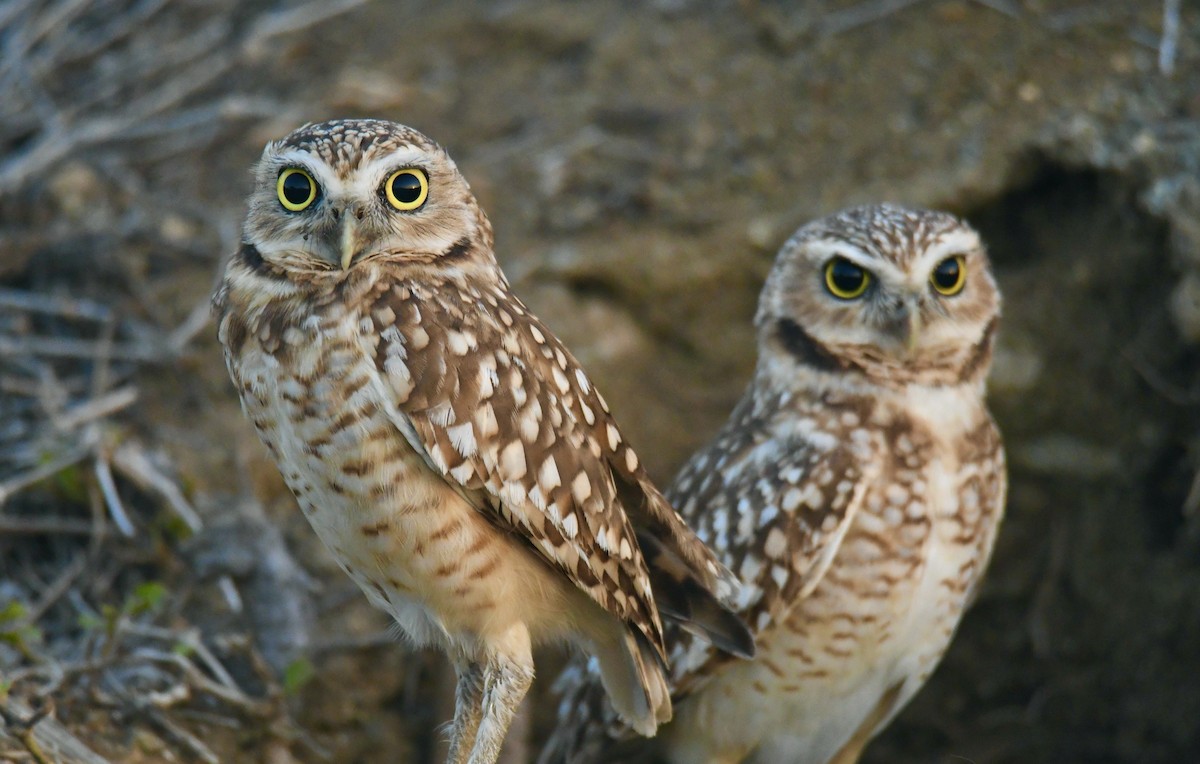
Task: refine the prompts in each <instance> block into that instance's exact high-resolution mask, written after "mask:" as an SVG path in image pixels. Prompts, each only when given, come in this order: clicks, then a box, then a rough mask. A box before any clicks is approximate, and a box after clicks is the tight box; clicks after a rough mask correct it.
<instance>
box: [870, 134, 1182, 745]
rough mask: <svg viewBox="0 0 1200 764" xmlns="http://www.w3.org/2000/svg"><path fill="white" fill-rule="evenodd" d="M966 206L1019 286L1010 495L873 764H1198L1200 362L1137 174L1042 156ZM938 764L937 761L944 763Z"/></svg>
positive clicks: (1009, 364)
mask: <svg viewBox="0 0 1200 764" xmlns="http://www.w3.org/2000/svg"><path fill="white" fill-rule="evenodd" d="M1022 167H1023V169H1024V170H1025V171H1024V172H1021V173H1019V174H1018V176H1017V177H1018V180H1016V181H1015V182H1014V184H1013V185H1012V186H1011V187H1010V188H1009V189H1007V190H1006V191H1005V192H1003V193H1002V194H1000V195H998V196H997V197H995V198H993V199H990V200H987V201H985V202H983V203H980V204H978V205H977V206H974V207H972V208H968V209H965V210H964V209H960V210H958V212H960V213H961V214H963V216H964V217H966V218H967V219H968V220H969V221H970V222H971V223H972V224H973V225H975V226H976V228H978V229H979V231H980V233H981V234H982V236H983V239H984V241H985V242H986V244H987V246H988V250H989V252H990V254H991V258H992V262H993V265H994V267H995V270H996V273H997V277H998V279H999V282H1000V286H1001V289H1002V290H1003V293H1004V319H1003V327H1002V333H1001V339H1000V342H999V345H998V349H997V354H996V365H995V368H994V372H993V375H992V378H991V380H990V384H989V401H990V407H991V410H992V412H993V413H994V415H995V417H996V419H997V421H998V422H999V424H1000V427H1001V429H1002V430H1003V431H1004V435H1005V443H1006V447H1007V450H1008V454H1009V479H1010V494H1009V501H1008V507H1007V516H1006V519H1005V523H1004V526H1003V528H1002V529H1001V533H1000V537H999V541H998V543H997V548H996V554H995V556H994V558H993V560H992V565H991V568H990V570H989V574H988V578H987V580H986V582H985V585H984V588H983V591H982V594H981V596H980V598H979V600H978V601H977V603H976V605H975V606H974V608H973V609H972V610H971V611H970V612H969V613H968V614H967V616H966V618H965V619H964V621H963V623H962V625H961V627H960V629H959V632H958V635H957V637H956V638H955V641H954V643H953V644H952V645H951V648H950V650H949V652H948V654H947V655H946V657H945V659H944V661H943V663H942V665H941V667H940V668H939V669H938V670H937V672H936V673H935V674H934V675H933V677H932V678H931V680H930V682H929V685H928V686H927V687H926V688H925V689H924V690H923V691H922V692H921V693H920V694H919V695H918V696H917V697H916V698H915V699H914V701H913V703H912V704H911V705H910V706H909V707H908V708H907V709H906V710H905V711H904V712H903V713H902V714H901V715H900V717H899V718H898V719H897V720H896V722H895V723H894V724H893V725H892V727H891V728H889V730H888V731H887V732H886V733H885V734H884V735H883V736H881V737H880V738H879V739H878V740H877V741H876V742H875V743H874V744H873V745H872V746H871V747H870V748H869V749H868V751H867V755H866V757H865V758H864V762H865V763H870V762H874V763H875V764H881V763H882V762H893V763H894V762H912V763H913V764H916V762H928V761H931V760H937V761H951V760H963V759H962V758H960V757H965V759H966V760H971V761H989V762H1040V761H1045V762H1052V761H1081V760H1087V761H1113V762H1117V761H1164V762H1165V761H1196V760H1200V739H1198V738H1197V737H1196V734H1195V731H1196V723H1195V720H1196V719H1197V718H1200V680H1194V679H1189V680H1186V681H1184V680H1182V679H1181V677H1197V676H1200V654H1198V653H1197V651H1195V649H1194V647H1189V646H1188V644H1189V642H1190V641H1191V640H1194V639H1196V638H1197V632H1200V625H1198V624H1197V623H1196V619H1195V615H1194V614H1195V612H1197V608H1198V607H1200V558H1198V556H1197V555H1196V554H1195V549H1194V542H1188V541H1187V539H1186V537H1187V536H1188V533H1187V532H1186V526H1185V522H1186V517H1185V515H1184V503H1185V500H1186V497H1187V495H1188V492H1189V488H1190V486H1191V484H1192V481H1193V478H1194V476H1195V472H1196V446H1197V442H1198V438H1200V405H1197V402H1196V401H1195V400H1193V399H1192V398H1191V396H1189V395H1188V393H1187V390H1188V389H1190V388H1192V387H1193V385H1194V382H1193V380H1195V379H1197V377H1198V376H1200V357H1198V354H1197V353H1196V352H1195V350H1194V349H1192V348H1189V347H1188V346H1187V344H1186V342H1185V341H1184V339H1183V338H1182V337H1181V335H1180V333H1179V332H1178V331H1177V330H1176V328H1175V326H1174V324H1173V323H1172V318H1171V314H1170V311H1169V309H1168V299H1169V296H1170V294H1171V292H1172V289H1173V288H1174V287H1175V286H1176V284H1177V282H1178V279H1179V272H1178V269H1179V265H1178V262H1177V259H1175V258H1173V257H1172V256H1171V253H1170V251H1169V247H1168V235H1169V233H1170V232H1169V228H1168V225H1167V224H1166V223H1165V222H1164V221H1163V220H1161V219H1159V218H1157V217H1155V216H1154V215H1152V214H1149V213H1148V212H1147V211H1146V210H1145V209H1144V207H1142V205H1141V204H1140V203H1139V200H1138V188H1137V186H1136V185H1135V183H1134V182H1133V181H1131V180H1130V179H1129V178H1127V177H1124V176H1122V175H1120V174H1117V173H1111V172H1105V171H1097V170H1094V169H1090V168H1078V167H1071V166H1064V165H1063V164H1061V163H1057V162H1055V161H1054V160H1053V159H1052V158H1051V157H1047V156H1044V155H1035V156H1032V157H1030V158H1029V159H1028V162H1027V163H1024V164H1022ZM932 756H937V757H939V758H936V759H931V757H932Z"/></svg>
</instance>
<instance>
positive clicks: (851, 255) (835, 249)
mask: <svg viewBox="0 0 1200 764" xmlns="http://www.w3.org/2000/svg"><path fill="white" fill-rule="evenodd" d="M808 251H809V252H812V253H814V254H816V255H817V256H818V259H820V260H821V261H822V262H824V261H826V260H830V259H832V258H834V257H844V258H846V259H847V260H849V261H850V262H852V263H854V264H855V265H857V266H858V267H860V268H862V269H863V270H867V271H870V272H871V274H872V275H874V276H875V277H876V278H878V279H880V280H885V281H903V280H904V278H905V275H904V272H903V271H901V270H900V269H899V268H897V267H896V265H895V263H892V262H889V261H887V260H884V259H882V258H879V257H876V256H874V255H870V254H867V253H866V252H863V251H862V250H861V249H859V248H858V247H856V246H854V245H853V244H850V243H849V242H844V241H838V242H834V241H829V240H825V241H814V242H812V243H810V244H809V245H808Z"/></svg>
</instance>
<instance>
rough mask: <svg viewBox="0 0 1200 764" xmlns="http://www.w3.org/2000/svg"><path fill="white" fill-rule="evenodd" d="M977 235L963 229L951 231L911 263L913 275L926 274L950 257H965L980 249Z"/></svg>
mask: <svg viewBox="0 0 1200 764" xmlns="http://www.w3.org/2000/svg"><path fill="white" fill-rule="evenodd" d="M980 247H981V244H980V242H979V235H978V234H976V233H975V232H974V231H970V230H967V229H965V228H963V229H960V230H957V231H951V232H949V233H947V234H946V235H945V236H942V237H941V238H940V239H939V240H938V241H937V242H935V243H934V244H932V245H931V246H929V247H927V248H926V249H925V251H924V252H922V253H921V256H920V257H918V258H917V260H916V262H914V263H913V273H916V274H922V273H923V274H928V273H930V272H932V271H933V269H934V268H935V267H937V264H938V263H940V262H941V261H942V260H945V259H946V258H947V257H949V256H950V255H965V254H967V253H968V252H973V251H975V250H978V249H980Z"/></svg>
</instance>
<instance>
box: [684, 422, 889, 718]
mask: <svg viewBox="0 0 1200 764" xmlns="http://www.w3.org/2000/svg"><path fill="white" fill-rule="evenodd" d="M777 405H778V404H771V405H770V407H763V408H771V407H776V406H777ZM739 408H740V409H742V410H741V411H737V412H735V413H734V415H733V417H731V426H728V427H726V429H725V430H724V431H722V433H721V435H719V436H718V437H717V439H715V440H714V441H713V442H712V443H710V444H709V445H708V447H706V448H705V449H703V450H702V451H700V452H698V453H697V454H696V455H695V456H694V457H693V458H692V459H691V460H690V461H689V462H688V464H687V465H685V466H684V468H683V470H682V471H681V472H680V474H679V476H678V477H677V478H676V480H675V483H674V484H673V486H672V488H671V489H669V491H668V497H669V498H670V499H671V500H672V501H673V502H674V503H675V504H676V506H678V507H679V508H680V511H681V512H682V513H683V515H684V517H685V518H687V519H688V520H689V522H691V524H692V526H693V527H694V528H696V530H697V533H698V534H699V536H700V537H701V538H702V539H704V540H705V541H706V542H707V543H708V544H709V545H710V546H711V547H712V548H713V549H714V551H716V553H717V554H718V555H719V556H720V557H721V559H722V560H723V561H724V562H725V563H726V564H727V565H728V566H729V567H730V568H731V569H732V570H733V571H734V572H735V573H736V574H737V575H738V577H739V578H740V580H741V582H742V590H741V594H740V596H739V598H738V600H737V601H736V602H735V603H733V604H734V610H735V612H737V614H738V615H739V616H740V617H741V618H742V620H743V621H745V623H746V624H747V626H748V627H749V629H750V632H751V633H752V634H753V635H754V636H755V637H756V638H757V637H758V636H759V635H760V634H762V633H763V632H764V631H766V630H767V629H769V628H770V627H771V625H772V624H774V623H777V622H779V621H781V620H782V619H784V618H786V617H787V614H788V612H789V611H790V610H791V609H792V608H793V607H794V606H795V605H796V604H797V603H799V602H800V601H801V600H803V599H804V598H805V597H807V596H808V595H809V594H810V593H811V592H812V590H813V589H815V588H816V586H817V584H818V583H819V582H820V580H821V578H822V577H823V576H824V575H825V572H826V571H827V570H828V569H829V565H830V563H831V562H832V561H833V558H834V556H835V555H836V554H837V551H838V548H839V547H840V545H841V542H842V539H843V538H844V537H845V535H846V530H847V529H848V528H849V526H850V524H851V521H852V520H853V518H854V517H855V515H856V513H857V512H858V509H859V507H860V506H861V505H862V503H863V501H864V497H865V494H866V487H867V485H868V483H869V482H870V481H871V480H872V479H873V478H874V475H873V474H871V473H868V472H865V470H867V469H869V468H868V467H865V465H869V464H872V463H873V462H874V460H872V459H870V458H868V456H867V453H866V450H867V449H869V448H871V445H870V443H869V442H866V441H860V442H853V441H851V440H850V439H842V438H838V437H836V436H834V435H831V434H824V433H814V432H812V431H806V430H805V429H804V428H802V427H797V426H795V425H793V424H791V423H788V422H786V420H781V421H783V422H784V425H783V426H784V427H785V429H784V430H783V431H775V429H774V426H773V425H772V423H770V422H754V421H751V420H752V419H753V417H754V413H753V409H754V408H755V407H754V403H753V401H749V400H747V401H743V404H742V405H741V406H739ZM807 421H808V422H809V423H812V421H813V420H807ZM668 636H669V635H668ZM669 641H670V642H671V643H672V644H673V650H672V654H671V667H672V680H673V681H672V690H673V695H674V696H675V697H676V698H679V697H683V696H684V695H687V694H689V693H690V692H692V691H693V690H694V689H695V688H696V686H698V684H700V683H702V682H703V680H704V678H705V677H707V676H708V675H709V674H711V672H712V670H713V669H714V668H716V666H717V665H719V664H720V663H721V662H723V661H724V657H723V656H720V655H718V654H716V653H714V652H713V651H711V650H709V649H708V646H707V645H703V644H699V643H696V642H695V641H693V640H689V639H686V638H681V639H678V640H669Z"/></svg>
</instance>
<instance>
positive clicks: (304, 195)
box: [283, 172, 312, 204]
mask: <svg viewBox="0 0 1200 764" xmlns="http://www.w3.org/2000/svg"><path fill="white" fill-rule="evenodd" d="M310 194H312V181H310V180H309V179H308V178H307V177H305V176H304V175H303V174H302V173H298V172H294V173H292V174H291V175H288V176H287V177H286V178H284V179H283V197H284V198H285V199H287V200H288V201H289V202H291V203H292V204H304V203H305V202H307V201H308V197H309V195H310Z"/></svg>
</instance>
